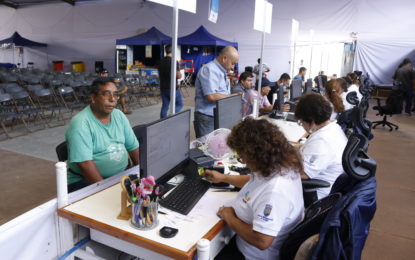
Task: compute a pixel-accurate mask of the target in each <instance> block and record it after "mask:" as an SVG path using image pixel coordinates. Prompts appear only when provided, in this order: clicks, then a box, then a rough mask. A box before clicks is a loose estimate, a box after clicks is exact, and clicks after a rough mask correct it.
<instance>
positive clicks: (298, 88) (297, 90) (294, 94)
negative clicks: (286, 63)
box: [290, 79, 303, 100]
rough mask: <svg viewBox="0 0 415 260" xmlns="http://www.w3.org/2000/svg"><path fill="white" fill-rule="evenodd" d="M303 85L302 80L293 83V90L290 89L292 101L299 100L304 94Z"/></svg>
mask: <svg viewBox="0 0 415 260" xmlns="http://www.w3.org/2000/svg"><path fill="white" fill-rule="evenodd" d="M302 83H303V82H302V81H301V80H300V79H294V80H293V81H292V84H291V89H290V99H291V100H295V99H298V98H299V97H301V95H302V94H303V88H302Z"/></svg>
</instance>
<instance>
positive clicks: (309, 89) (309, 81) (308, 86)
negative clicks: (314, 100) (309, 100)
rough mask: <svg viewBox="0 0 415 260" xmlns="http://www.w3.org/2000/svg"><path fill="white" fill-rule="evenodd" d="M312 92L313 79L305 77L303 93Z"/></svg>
mask: <svg viewBox="0 0 415 260" xmlns="http://www.w3.org/2000/svg"><path fill="white" fill-rule="evenodd" d="M311 92H313V80H312V79H307V82H306V84H305V91H304V93H305V94H308V93H311Z"/></svg>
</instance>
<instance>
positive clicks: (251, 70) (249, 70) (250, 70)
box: [245, 66, 254, 73]
mask: <svg viewBox="0 0 415 260" xmlns="http://www.w3.org/2000/svg"><path fill="white" fill-rule="evenodd" d="M245 71H247V72H251V73H254V68H253V67H252V66H246V67H245Z"/></svg>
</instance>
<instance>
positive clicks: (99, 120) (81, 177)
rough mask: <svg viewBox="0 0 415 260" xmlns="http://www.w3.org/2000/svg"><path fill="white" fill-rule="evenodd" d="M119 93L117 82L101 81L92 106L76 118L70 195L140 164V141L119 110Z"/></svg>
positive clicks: (71, 133)
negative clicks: (131, 165)
mask: <svg viewBox="0 0 415 260" xmlns="http://www.w3.org/2000/svg"><path fill="white" fill-rule="evenodd" d="M118 98H119V93H118V91H117V87H116V86H115V83H114V81H112V80H111V79H109V78H100V79H97V80H95V81H94V82H93V83H92V85H91V104H90V105H89V106H87V107H85V108H84V109H83V110H82V111H81V112H79V113H78V114H77V115H76V116H75V117H73V118H72V120H71V123H70V125H69V128H68V129H67V130H66V133H65V138H66V141H67V143H68V166H69V171H68V191H69V192H72V191H75V190H77V189H80V188H83V187H85V186H87V185H89V184H92V183H95V182H98V181H100V180H102V179H105V178H107V177H110V176H112V175H115V174H117V173H119V172H121V171H123V170H124V169H125V168H126V167H127V165H128V156H130V158H131V160H132V161H133V163H134V165H137V164H138V163H139V151H138V146H139V145H138V141H137V138H136V137H135V135H134V132H133V130H132V129H131V126H130V123H129V121H128V119H127V117H126V116H125V115H124V114H123V113H122V112H121V111H120V110H118V109H116V108H115V107H116V105H117V101H118Z"/></svg>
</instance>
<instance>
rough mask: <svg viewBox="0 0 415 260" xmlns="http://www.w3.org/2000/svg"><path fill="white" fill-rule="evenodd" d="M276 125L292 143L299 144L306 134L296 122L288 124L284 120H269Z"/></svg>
mask: <svg viewBox="0 0 415 260" xmlns="http://www.w3.org/2000/svg"><path fill="white" fill-rule="evenodd" d="M269 120H270V122H272V123H273V124H274V125H277V126H278V128H279V129H280V130H281V132H282V133H283V134H284V136H285V138H287V140H288V141H290V142H298V140H300V139H301V138H302V137H303V136H304V134H305V133H306V132H305V130H304V128H303V127H302V126H299V125H298V124H297V123H295V122H288V121H284V120H276V119H269Z"/></svg>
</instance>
